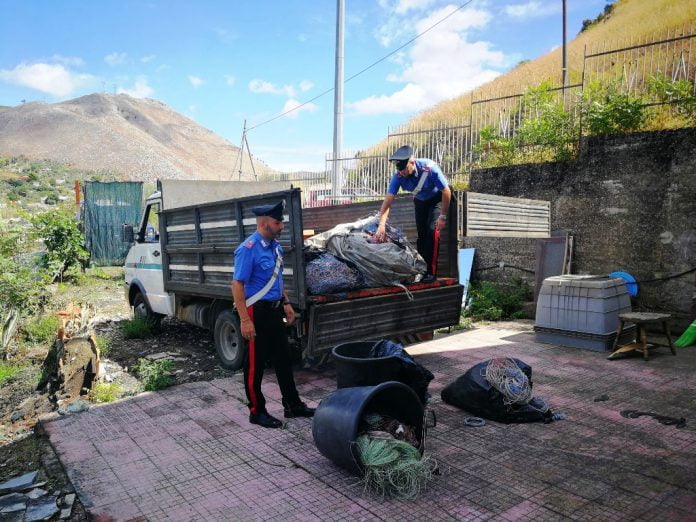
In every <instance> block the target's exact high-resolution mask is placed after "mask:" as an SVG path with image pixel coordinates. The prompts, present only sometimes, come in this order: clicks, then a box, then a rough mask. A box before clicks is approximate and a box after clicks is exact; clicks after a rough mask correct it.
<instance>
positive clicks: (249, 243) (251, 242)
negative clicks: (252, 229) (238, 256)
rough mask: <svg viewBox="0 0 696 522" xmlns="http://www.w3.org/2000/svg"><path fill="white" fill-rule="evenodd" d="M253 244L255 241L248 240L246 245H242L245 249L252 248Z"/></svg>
mask: <svg viewBox="0 0 696 522" xmlns="http://www.w3.org/2000/svg"><path fill="white" fill-rule="evenodd" d="M255 243H256V241H254V240H253V239H250V240H249V241H247V242H246V243H244V246H245V247H247V248H251V247H253V246H254V244H255Z"/></svg>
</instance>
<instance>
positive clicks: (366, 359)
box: [331, 341, 401, 388]
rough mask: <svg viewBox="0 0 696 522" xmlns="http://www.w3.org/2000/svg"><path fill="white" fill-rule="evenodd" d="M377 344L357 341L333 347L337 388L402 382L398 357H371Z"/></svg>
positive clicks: (332, 354)
mask: <svg viewBox="0 0 696 522" xmlns="http://www.w3.org/2000/svg"><path fill="white" fill-rule="evenodd" d="M377 342H381V341H377ZM375 344H377V343H376V342H375V341H357V342H352V343H344V344H339V345H337V346H334V347H333V349H332V350H331V356H332V358H333V361H334V366H335V368H336V387H337V388H350V387H353V386H375V385H377V384H380V383H382V382H387V381H398V380H400V379H399V376H400V372H401V362H400V360H399V358H398V357H397V356H395V355H390V356H388V357H370V356H369V355H370V351H371V350H372V347H373V346H374V345H375Z"/></svg>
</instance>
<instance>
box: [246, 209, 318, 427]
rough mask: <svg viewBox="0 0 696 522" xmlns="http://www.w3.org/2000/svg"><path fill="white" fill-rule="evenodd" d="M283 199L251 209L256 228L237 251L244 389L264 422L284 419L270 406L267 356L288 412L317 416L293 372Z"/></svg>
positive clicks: (255, 420) (254, 415) (254, 418)
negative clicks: (271, 411) (285, 285)
mask: <svg viewBox="0 0 696 522" xmlns="http://www.w3.org/2000/svg"><path fill="white" fill-rule="evenodd" d="M284 203H285V202H284V201H280V202H279V203H277V204H274V205H262V206H258V207H253V208H252V209H251V210H252V211H253V212H254V214H255V215H256V232H254V233H253V234H252V235H251V236H249V237H248V238H247V239H246V240H245V241H244V242H243V243H242V244H241V245H239V247H237V250H235V252H234V280H233V281H232V297H233V298H234V304H235V306H236V308H237V312H238V313H239V319H240V321H241V330H242V337H244V339H246V340H247V344H248V348H249V349H248V351H247V357H246V360H245V362H244V389H245V391H246V395H247V399H248V400H249V422H251V423H252V424H258V425H260V426H263V427H264V428H280V427H281V426H282V425H283V423H282V422H281V421H280V420H278V419H276V418H275V417H273V416H271V415H269V414H268V412H267V411H266V399H265V398H264V396H263V394H262V393H261V379H262V378H263V370H264V366H265V364H266V360H267V359H268V358H269V357H270V358H271V360H272V361H273V365H274V367H275V372H276V376H277V378H278V385H279V386H280V391H281V393H282V395H283V407H284V410H285V411H284V414H285V417H286V418H291V417H312V416H313V415H314V408H308V407H307V405H306V404H304V403H303V402H302V401H301V400H300V396H299V394H298V393H297V387H296V386H295V379H294V378H293V376H292V362H291V358H290V347H289V345H288V336H287V330H286V323H285V321H287V325H288V326H290V325H292V324H293V323H294V322H295V311H294V310H293V308H292V305H291V304H290V300H289V299H288V294H287V293H286V292H285V290H284V289H283V249H282V247H281V246H280V243H279V242H278V240H277V239H278V238H279V237H280V233H281V232H282V231H283V207H284V206H285V205H284Z"/></svg>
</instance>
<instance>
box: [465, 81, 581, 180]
mask: <svg viewBox="0 0 696 522" xmlns="http://www.w3.org/2000/svg"><path fill="white" fill-rule="evenodd" d="M581 90H582V84H575V85H568V86H566V87H562V86H561V87H553V86H551V85H547V84H542V85H540V86H538V87H535V88H531V89H527V90H526V91H524V92H523V90H522V89H519V91H520V92H519V93H518V94H512V95H503V96H494V97H491V98H485V99H476V98H475V96H474V95H472V100H471V145H472V146H471V150H470V158H469V161H470V164H471V166H472V168H473V167H475V166H482V165H485V164H486V162H488V161H492V162H493V164H495V163H496V161H497V162H499V163H500V164H508V163H513V162H515V161H518V162H520V161H525V162H539V161H548V160H552V159H565V158H567V157H569V156H571V155H572V154H573V153H574V152H575V149H576V147H577V143H578V142H579V137H580V136H579V125H578V122H579V119H580V111H579V107H578V105H577V103H575V101H576V99H577V96H578V94H579V93H580V92H581ZM547 121H552V122H553V123H554V126H553V127H550V126H549V127H545V122H547Z"/></svg>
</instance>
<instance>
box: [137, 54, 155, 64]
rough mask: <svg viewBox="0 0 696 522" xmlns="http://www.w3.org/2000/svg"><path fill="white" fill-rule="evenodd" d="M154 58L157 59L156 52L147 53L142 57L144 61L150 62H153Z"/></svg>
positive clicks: (141, 59)
mask: <svg viewBox="0 0 696 522" xmlns="http://www.w3.org/2000/svg"><path fill="white" fill-rule="evenodd" d="M154 59H155V55H154V54H146V55H145V56H142V57H141V58H140V61H141V62H143V63H150V62H151V61H152V60H154Z"/></svg>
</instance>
